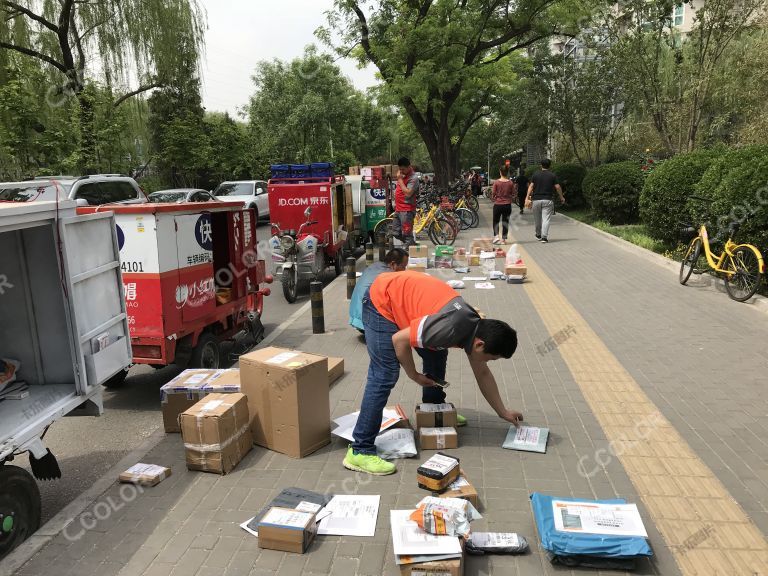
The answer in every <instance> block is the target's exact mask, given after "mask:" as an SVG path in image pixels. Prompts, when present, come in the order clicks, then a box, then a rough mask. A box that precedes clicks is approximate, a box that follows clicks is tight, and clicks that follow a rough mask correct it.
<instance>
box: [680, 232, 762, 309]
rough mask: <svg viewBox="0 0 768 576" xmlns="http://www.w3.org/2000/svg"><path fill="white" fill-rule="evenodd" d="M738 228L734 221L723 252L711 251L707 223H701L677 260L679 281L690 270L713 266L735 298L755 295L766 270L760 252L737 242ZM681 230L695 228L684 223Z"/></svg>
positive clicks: (743, 298) (686, 277) (684, 281)
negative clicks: (683, 254) (680, 257)
mask: <svg viewBox="0 0 768 576" xmlns="http://www.w3.org/2000/svg"><path fill="white" fill-rule="evenodd" d="M738 231H739V224H738V223H737V222H733V223H732V224H731V225H730V227H729V229H728V232H729V235H728V240H726V242H725V247H724V249H723V252H722V254H719V255H718V254H714V253H713V252H712V249H711V248H710V245H709V234H708V233H707V227H706V226H705V225H703V224H702V225H701V227H700V228H699V232H698V235H697V236H696V237H695V238H694V239H693V240H691V243H690V244H689V245H688V249H687V250H686V252H685V256H684V257H683V261H682V263H681V264H680V284H685V283H686V282H688V279H689V278H690V277H691V274H703V273H704V272H706V271H707V269H712V270H714V271H715V273H716V274H720V275H722V276H723V279H724V280H725V289H726V291H727V292H728V296H730V297H731V298H732V299H734V300H736V301H737V302H745V301H746V300H749V299H750V298H752V296H754V294H755V292H757V289H758V288H759V287H760V278H761V277H762V275H763V272H764V271H765V268H764V263H763V256H762V254H761V253H760V250H758V249H757V247H755V246H753V245H752V244H736V243H735V242H734V241H733V240H732V237H733V236H734V235H735V234H736V233H737V232H738ZM683 232H685V233H688V234H695V233H696V229H695V228H693V227H692V226H689V225H684V228H683Z"/></svg>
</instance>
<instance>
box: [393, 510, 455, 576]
mask: <svg viewBox="0 0 768 576" xmlns="http://www.w3.org/2000/svg"><path fill="white" fill-rule="evenodd" d="M411 514H413V510H391V511H390V525H391V531H392V549H393V551H394V553H395V562H396V563H397V565H398V566H399V567H400V574H407V575H411V576H416V575H419V576H424V575H427V574H429V575H431V576H446V575H449V576H460V575H461V574H462V573H463V572H462V570H463V556H464V550H463V547H462V543H461V540H460V539H459V538H458V537H456V536H436V535H434V534H429V533H427V532H424V530H422V529H421V528H419V526H418V524H416V522H414V521H413V520H411V519H410V517H411Z"/></svg>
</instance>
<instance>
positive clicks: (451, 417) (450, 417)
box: [416, 402, 458, 430]
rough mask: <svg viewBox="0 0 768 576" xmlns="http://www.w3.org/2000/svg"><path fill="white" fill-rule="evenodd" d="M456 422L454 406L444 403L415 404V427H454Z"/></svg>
mask: <svg viewBox="0 0 768 576" xmlns="http://www.w3.org/2000/svg"><path fill="white" fill-rule="evenodd" d="M457 424H458V420H457V413H456V406H454V405H453V404H451V403H450V402H447V403H444V404H417V405H416V429H417V430H418V429H421V428H442V427H444V426H450V427H454V428H455V427H456V425H457Z"/></svg>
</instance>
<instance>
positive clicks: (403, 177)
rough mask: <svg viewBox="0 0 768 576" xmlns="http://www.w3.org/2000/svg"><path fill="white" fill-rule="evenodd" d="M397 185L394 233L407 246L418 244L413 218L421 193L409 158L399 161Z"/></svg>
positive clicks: (393, 223)
mask: <svg viewBox="0 0 768 576" xmlns="http://www.w3.org/2000/svg"><path fill="white" fill-rule="evenodd" d="M397 166H398V168H399V170H398V172H397V186H396V187H395V217H394V219H393V221H392V233H393V235H394V236H395V238H397V239H399V240H400V241H401V242H403V243H404V244H405V245H406V246H410V245H412V244H416V239H415V238H414V237H413V220H414V218H415V216H416V201H417V200H418V195H419V178H418V177H417V176H416V173H415V172H414V170H413V167H412V166H411V161H410V160H409V159H408V158H405V157H403V158H400V160H398V161H397Z"/></svg>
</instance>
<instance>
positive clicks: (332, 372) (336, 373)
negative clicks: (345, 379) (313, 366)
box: [328, 356, 344, 386]
mask: <svg viewBox="0 0 768 576" xmlns="http://www.w3.org/2000/svg"><path fill="white" fill-rule="evenodd" d="M342 376H344V358H334V357H332V356H329V357H328V386H330V385H331V384H333V383H334V382H336V380H338V379H339V378H341V377H342Z"/></svg>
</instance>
